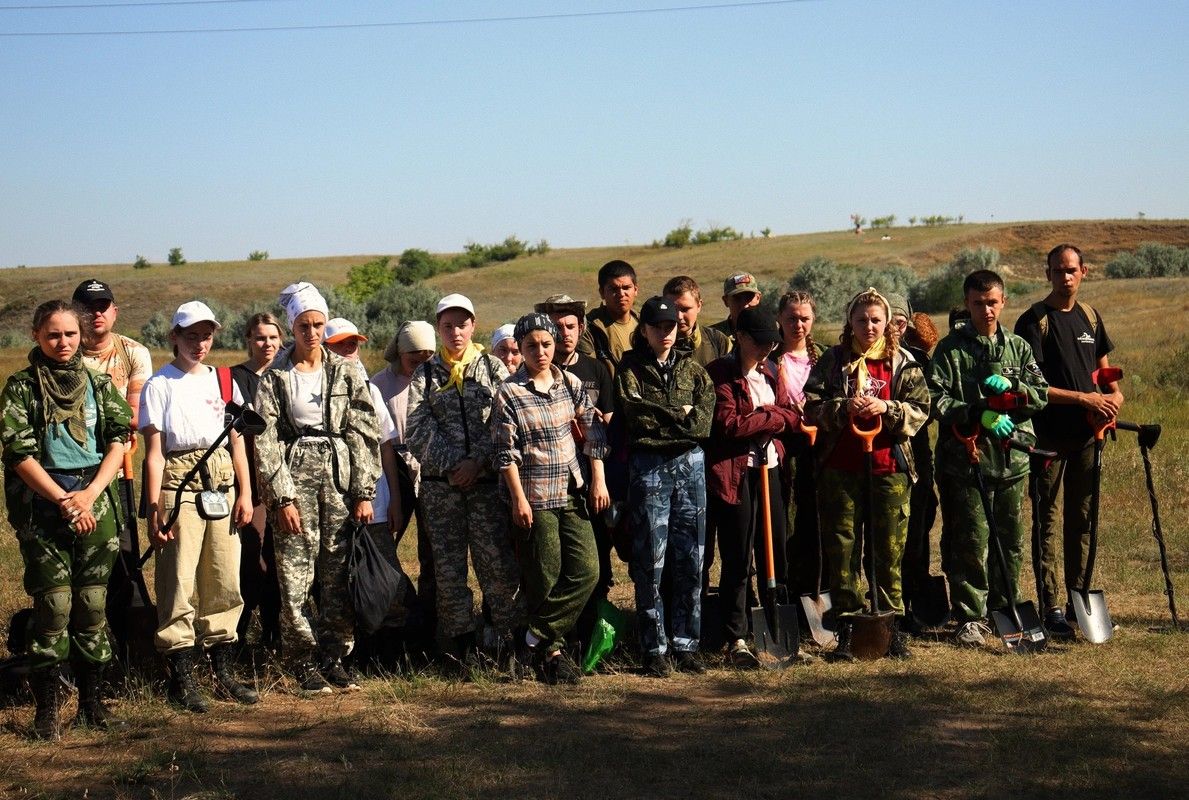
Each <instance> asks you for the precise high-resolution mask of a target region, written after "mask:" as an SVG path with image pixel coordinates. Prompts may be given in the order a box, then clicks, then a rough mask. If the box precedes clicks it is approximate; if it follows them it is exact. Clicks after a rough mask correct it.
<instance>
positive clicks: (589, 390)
mask: <svg viewBox="0 0 1189 800" xmlns="http://www.w3.org/2000/svg"><path fill="white" fill-rule="evenodd" d="M557 366H558V368H559V369H561V370H563V371H565V372H569V373H572V374H573V375H574V376H575V377H576V378H578V380H580V381H582V385H583V386H584V387H585V388H586V394H587V395H588V396H589V397H590V402H591V403H592V404H593V405H594V407H595V408H597V409H598V410H599V411H600V412H601V413H603V414H610V413H611V412H613V411H614V410H615V387H614V385H613V384H612V383H611V372H610V371H609V370H608V369H607V365H606V364H604V363H603V362H601V361H599V360H598V359H594V358H591V357H590V356H584V355H582V354H581V353H579V354H578V360H577V361H575V362H574V363H573V364H571V365H570V366H568V367H566V366H562V365H561V364H558V365H557Z"/></svg>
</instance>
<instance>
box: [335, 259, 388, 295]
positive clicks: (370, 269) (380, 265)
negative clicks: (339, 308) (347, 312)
mask: <svg viewBox="0 0 1189 800" xmlns="http://www.w3.org/2000/svg"><path fill="white" fill-rule="evenodd" d="M388 261H389V259H388V256H381V257H380V258H377V259H375V260H374V261H369V262H367V263H366V264H357V265H356V266H354V267H351V268H350V269H349V270H347V282H346V283H345V284H343V285H342V286H340V287H338V289H339V293H340V294H342V295H345V296H346V297H349V298H351V299H352V300H354V301H356V302H360V303H361V302H363V301H365V300H366V299H367V298H369V297H371V296H372V295H373V294H375V293H376V292H377V291H379V290H380V289H382V288H384V287H385V286H387V285H388V284H390V283H392V281H393V280H394V278H395V275H394V274H393V270H392V269H391V268H390V267H389V266H388Z"/></svg>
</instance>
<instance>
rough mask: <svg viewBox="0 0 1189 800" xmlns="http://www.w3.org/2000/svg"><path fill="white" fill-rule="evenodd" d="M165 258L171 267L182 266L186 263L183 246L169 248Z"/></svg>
mask: <svg viewBox="0 0 1189 800" xmlns="http://www.w3.org/2000/svg"><path fill="white" fill-rule="evenodd" d="M165 258H166V260H167V261H168V262H169V266H171V267H180V266H181V265H182V264H185V263H186V257H185V256H184V255H182V248H180V247H171V248H169V255H168V256H166V257H165Z"/></svg>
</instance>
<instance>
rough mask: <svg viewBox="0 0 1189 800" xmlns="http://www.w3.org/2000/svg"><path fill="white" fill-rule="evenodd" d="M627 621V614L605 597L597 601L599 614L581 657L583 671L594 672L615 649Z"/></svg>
mask: <svg viewBox="0 0 1189 800" xmlns="http://www.w3.org/2000/svg"><path fill="white" fill-rule="evenodd" d="M627 623H628V620H627V615H626V614H624V613H623V612H622V611H620V610H619V609H618V608H616V607H615V604H614V603H612V602H611V601H610V600H608V599H607V598H605V597H604V598H603V599H602V600H600V601H599V616H598V619H596V620H595V624H594V631H592V632H591V634H590V645H589V646H588V647H587V648H586V657H585V658H583V659H582V671H583V672H585V673H586V674H587V675H589V674H590V673H592V672H594V671H595V667H597V666H598V665H599V662H600V661H602V660H603V657H604V656H606V655H607V654H608V653H610V652H611V651H612V650H614V649H615V645H616V643H617V642H618V641H619V640H620V639H622V638H623V635H624V631H625V630H626V628H627Z"/></svg>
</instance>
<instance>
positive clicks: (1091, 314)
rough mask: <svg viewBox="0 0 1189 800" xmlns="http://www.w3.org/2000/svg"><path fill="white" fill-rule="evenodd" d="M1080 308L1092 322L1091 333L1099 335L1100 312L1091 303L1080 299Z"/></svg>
mask: <svg viewBox="0 0 1189 800" xmlns="http://www.w3.org/2000/svg"><path fill="white" fill-rule="evenodd" d="M1078 308H1080V309H1081V310H1082V313H1083V314H1085V315H1086V319H1087V320H1088V321H1089V322H1090V333H1091V334H1092V335H1093V336H1098V312H1097V311H1096V310H1095V309H1094V307H1093V306H1091V305H1090V304H1089V303H1083V302H1082V301H1081V300H1078Z"/></svg>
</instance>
